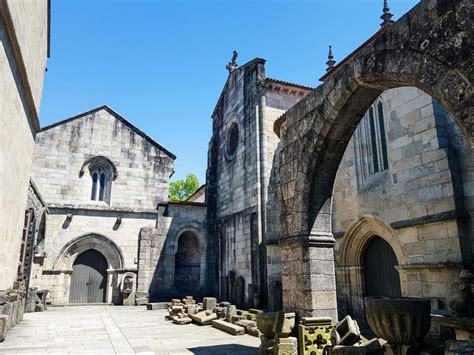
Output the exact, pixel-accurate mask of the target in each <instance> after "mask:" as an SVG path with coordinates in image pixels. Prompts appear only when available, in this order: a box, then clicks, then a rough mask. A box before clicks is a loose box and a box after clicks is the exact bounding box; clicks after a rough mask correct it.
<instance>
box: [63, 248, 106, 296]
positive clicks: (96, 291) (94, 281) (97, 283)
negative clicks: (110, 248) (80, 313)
mask: <svg viewBox="0 0 474 355" xmlns="http://www.w3.org/2000/svg"><path fill="white" fill-rule="evenodd" d="M107 267H108V263H107V259H106V258H105V257H104V256H103V255H102V254H101V253H100V252H98V251H97V250H94V249H89V250H86V251H84V252H82V253H81V254H79V256H78V257H77V258H76V260H75V261H74V264H73V266H72V269H73V271H72V278H71V291H70V293H69V302H70V303H102V302H105V296H106V289H107Z"/></svg>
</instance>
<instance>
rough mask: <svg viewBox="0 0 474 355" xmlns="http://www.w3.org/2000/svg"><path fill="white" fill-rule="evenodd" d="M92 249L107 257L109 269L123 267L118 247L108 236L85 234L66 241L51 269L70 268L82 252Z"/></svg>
mask: <svg viewBox="0 0 474 355" xmlns="http://www.w3.org/2000/svg"><path fill="white" fill-rule="evenodd" d="M89 249H94V250H97V251H99V252H100V253H102V254H103V255H104V257H105V258H106V259H107V263H108V267H109V269H115V270H119V269H123V266H124V258H123V254H122V251H121V250H120V247H119V246H118V245H117V244H116V243H115V242H114V241H112V240H110V239H109V238H107V237H105V236H103V235H100V234H95V233H92V234H85V235H82V236H79V237H77V238H74V239H72V240H70V241H69V242H67V243H66V244H65V245H64V246H63V248H62V249H61V252H60V253H59V254H58V256H57V257H56V260H55V261H54V264H53V265H54V266H53V269H59V270H71V269H72V265H73V263H74V260H76V258H77V257H78V256H79V254H81V253H82V252H84V251H86V250H89Z"/></svg>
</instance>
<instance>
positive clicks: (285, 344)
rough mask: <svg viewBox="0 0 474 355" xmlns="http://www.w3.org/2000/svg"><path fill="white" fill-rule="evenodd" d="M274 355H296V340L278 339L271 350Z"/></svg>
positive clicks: (289, 338) (290, 338)
mask: <svg viewBox="0 0 474 355" xmlns="http://www.w3.org/2000/svg"><path fill="white" fill-rule="evenodd" d="M273 354H274V355H298V340H297V339H296V338H294V337H288V338H278V339H277V340H275V345H274V348H273Z"/></svg>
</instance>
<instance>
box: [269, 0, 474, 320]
mask: <svg viewBox="0 0 474 355" xmlns="http://www.w3.org/2000/svg"><path fill="white" fill-rule="evenodd" d="M470 13H472V4H470V2H469V1H456V2H452V1H442V0H440V1H423V2H422V3H421V4H419V5H417V6H416V7H415V8H413V9H412V10H411V11H410V12H409V13H408V14H406V15H405V16H403V17H402V18H401V19H400V20H399V21H397V22H396V23H395V24H393V25H392V26H389V27H386V28H385V29H384V30H382V31H381V32H380V33H379V35H378V36H376V37H375V38H374V39H373V40H372V42H369V43H368V44H366V46H365V47H364V48H362V49H361V50H360V51H358V52H357V53H355V54H354V55H353V56H351V57H350V58H349V59H348V60H347V61H345V62H343V63H342V64H341V65H340V66H339V67H336V68H335V69H334V70H333V72H332V73H331V75H330V76H329V77H328V78H327V80H326V81H325V83H324V84H323V85H321V86H320V87H318V88H317V89H315V90H314V91H313V92H312V93H311V94H310V95H308V96H307V97H306V98H305V99H304V100H302V101H300V102H299V103H298V104H296V105H295V106H294V107H293V108H291V109H290V110H289V111H288V112H287V113H286V114H285V118H284V119H282V120H280V121H278V122H277V124H276V127H275V128H276V130H277V132H281V137H282V141H281V155H280V188H279V200H280V211H281V225H282V243H284V244H285V243H287V244H288V245H289V246H291V249H292V250H296V251H298V250H300V258H298V257H296V258H295V261H296V264H295V265H294V266H292V268H294V270H295V272H296V270H297V269H298V268H299V270H298V274H300V275H301V277H306V278H307V280H308V282H307V284H306V285H305V282H301V283H299V282H290V283H288V282H285V280H283V281H284V282H283V302H284V306H285V308H286V309H294V310H298V311H299V312H300V313H302V314H313V315H317V314H322V313H324V312H322V310H324V309H326V310H328V311H329V314H330V315H331V316H332V317H333V318H336V317H337V315H336V300H335V283H333V286H334V287H331V288H330V289H328V290H327V291H326V288H327V287H328V286H327V285H328V283H327V282H323V281H328V280H325V279H326V278H330V277H331V276H332V277H333V275H328V276H325V275H324V274H323V273H322V272H321V271H320V269H319V268H318V265H320V263H321V262H324V261H332V246H333V245H334V239H333V236H332V229H331V213H332V212H331V195H332V188H333V184H334V179H335V175H336V171H337V169H338V166H339V164H340V161H341V158H342V156H343V154H344V152H345V150H346V147H347V144H348V142H349V139H350V137H351V136H352V133H353V131H354V129H355V127H356V126H357V124H358V122H359V120H360V119H361V117H362V116H363V114H364V113H365V112H366V111H367V109H368V108H369V106H370V105H371V104H372V103H373V102H374V100H375V99H376V98H377V97H378V96H379V95H380V94H381V92H382V91H384V90H386V89H389V88H392V87H397V86H406V85H414V86H416V87H418V88H420V89H422V90H424V91H425V92H427V93H428V94H430V95H431V96H433V97H434V98H436V99H437V100H438V101H439V102H440V103H441V104H442V105H443V106H444V107H445V108H446V110H447V111H448V113H449V114H450V115H451V116H452V117H453V119H454V120H455V121H456V123H457V124H458V125H459V127H460V128H461V131H462V132H463V134H464V135H465V137H466V139H467V140H468V142H469V144H470V146H471V147H472V146H473V144H474V131H473V127H474V121H473V117H474V115H472V102H473V101H472V84H471V82H472V77H473V76H472V65H470V58H471V54H470V53H471V52H470V51H471V50H470V49H471V48H472V36H470V35H469V33H472V26H470V24H469V14H470ZM471 243H472V241H471ZM467 244H468V243H462V246H461V248H462V262H463V264H464V265H469V264H471V263H472V259H471V255H472V252H471V246H470V245H467ZM288 251H289V256H291V257H293V256H295V253H293V252H292V251H290V249H288ZM329 254H330V255H331V257H329ZM305 255H307V257H305ZM291 260H292V259H290V258H288V257H286V256H285V253H284V252H282V262H283V268H285V265H290V261H291ZM323 270H326V269H323ZM288 281H291V280H288ZM293 281H296V280H293ZM301 285H302V286H301ZM305 289H310V290H312V291H313V292H305ZM290 290H291V291H290ZM318 291H325V292H329V293H332V298H333V300H332V305H326V304H325V303H324V302H326V301H327V299H328V298H327V297H326V298H325V299H324V300H319V299H318V295H319V293H318Z"/></svg>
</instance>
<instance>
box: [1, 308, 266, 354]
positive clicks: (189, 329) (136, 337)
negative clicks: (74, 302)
mask: <svg viewBox="0 0 474 355" xmlns="http://www.w3.org/2000/svg"><path fill="white" fill-rule="evenodd" d="M166 313H167V312H166V311H164V310H159V311H147V310H146V309H145V307H138V306H137V307H114V306H68V307H50V308H49V309H48V310H47V311H46V312H38V313H27V314H25V317H24V319H23V321H22V322H21V323H19V324H18V325H16V326H15V327H14V328H13V329H11V330H10V331H9V332H8V334H7V338H6V339H5V341H4V342H2V343H0V354H17V353H21V354H25V353H26V354H41V353H48V354H53V353H54V354H82V353H89V354H101V355H102V354H157V355H162V354H163V355H164V354H202V355H204V354H206V355H207V354H216V355H217V354H219V355H222V354H241V355H243V354H256V352H257V347H258V345H259V344H260V341H259V339H258V338H256V337H252V336H249V335H247V334H246V335H243V336H232V335H229V334H227V333H224V332H221V331H220V330H217V329H214V328H212V327H210V326H198V325H195V324H189V325H182V326H179V325H175V324H173V323H171V322H168V321H165V320H164V318H165V315H166Z"/></svg>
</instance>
